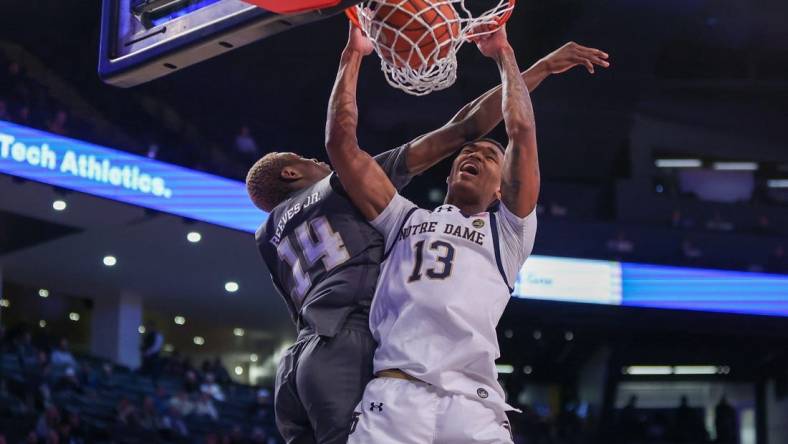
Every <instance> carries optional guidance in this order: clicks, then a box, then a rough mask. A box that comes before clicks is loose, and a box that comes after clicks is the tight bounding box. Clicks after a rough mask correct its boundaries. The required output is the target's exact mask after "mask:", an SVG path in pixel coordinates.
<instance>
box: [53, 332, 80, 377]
mask: <svg viewBox="0 0 788 444" xmlns="http://www.w3.org/2000/svg"><path fill="white" fill-rule="evenodd" d="M49 359H50V362H51V363H52V370H54V371H56V372H61V371H65V370H68V369H69V368H70V369H72V370H75V369H76V368H77V366H78V364H77V360H76V359H75V358H74V355H72V354H71V351H70V350H69V348H68V340H67V339H66V338H61V339H60V342H59V343H58V346H57V347H56V348H55V349H54V350H52V355H51V356H50V357H49Z"/></svg>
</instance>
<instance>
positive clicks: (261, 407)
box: [249, 389, 273, 421]
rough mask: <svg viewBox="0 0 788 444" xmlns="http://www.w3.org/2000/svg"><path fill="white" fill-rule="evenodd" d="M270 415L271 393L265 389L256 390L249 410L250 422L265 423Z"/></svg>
mask: <svg viewBox="0 0 788 444" xmlns="http://www.w3.org/2000/svg"><path fill="white" fill-rule="evenodd" d="M272 413H273V405H272V404H271V392H270V391H269V390H267V389H260V390H258V391H257V395H256V396H255V402H254V404H252V406H251V407H250V409H249V414H250V416H251V419H252V421H265V420H267V419H268V418H270V417H271V415H272Z"/></svg>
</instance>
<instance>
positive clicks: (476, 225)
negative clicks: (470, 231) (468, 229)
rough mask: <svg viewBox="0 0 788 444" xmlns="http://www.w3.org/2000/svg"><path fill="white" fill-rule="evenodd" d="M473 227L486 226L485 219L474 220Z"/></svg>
mask: <svg viewBox="0 0 788 444" xmlns="http://www.w3.org/2000/svg"><path fill="white" fill-rule="evenodd" d="M473 228H477V229H479V228H484V221H483V220H482V219H476V220H474V221H473Z"/></svg>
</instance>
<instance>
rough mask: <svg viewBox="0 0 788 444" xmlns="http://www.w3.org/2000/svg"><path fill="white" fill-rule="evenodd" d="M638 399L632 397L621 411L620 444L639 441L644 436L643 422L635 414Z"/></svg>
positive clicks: (636, 413)
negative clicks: (621, 443)
mask: <svg viewBox="0 0 788 444" xmlns="http://www.w3.org/2000/svg"><path fill="white" fill-rule="evenodd" d="M637 401H638V397H637V396H635V395H632V396H630V397H629V402H627V405H626V406H625V407H624V408H623V409H622V410H621V415H620V417H619V421H618V422H619V430H620V438H621V442H623V443H627V444H629V443H630V442H632V441H639V440H640V439H642V438H643V437H644V435H645V433H644V427H643V422H642V421H641V419H640V416H639V415H638V412H637Z"/></svg>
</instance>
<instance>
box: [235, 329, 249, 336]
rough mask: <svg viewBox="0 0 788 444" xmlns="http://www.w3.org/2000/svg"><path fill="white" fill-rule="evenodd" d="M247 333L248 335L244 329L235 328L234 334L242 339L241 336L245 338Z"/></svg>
mask: <svg viewBox="0 0 788 444" xmlns="http://www.w3.org/2000/svg"><path fill="white" fill-rule="evenodd" d="M245 333H246V332H245V331H244V329H243V328H234V329H233V334H234V335H235V336H239V337H240V336H243V335H244V334H245Z"/></svg>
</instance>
